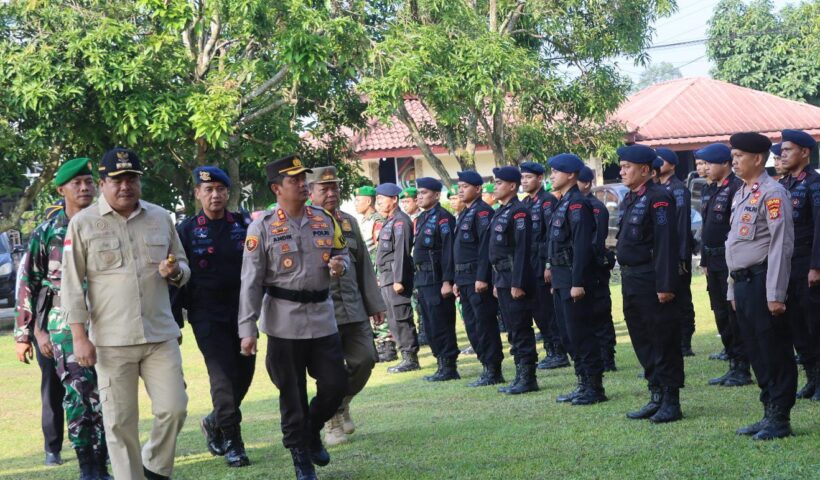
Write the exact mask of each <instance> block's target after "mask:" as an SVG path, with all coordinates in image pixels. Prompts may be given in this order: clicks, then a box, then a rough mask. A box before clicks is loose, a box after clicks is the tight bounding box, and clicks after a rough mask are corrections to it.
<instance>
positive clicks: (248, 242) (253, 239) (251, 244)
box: [245, 235, 259, 253]
mask: <svg viewBox="0 0 820 480" xmlns="http://www.w3.org/2000/svg"><path fill="white" fill-rule="evenodd" d="M258 246H259V237H257V236H256V235H248V238H246V239H245V250H247V251H248V253H250V252H253V251H254V250H256V248H257V247H258Z"/></svg>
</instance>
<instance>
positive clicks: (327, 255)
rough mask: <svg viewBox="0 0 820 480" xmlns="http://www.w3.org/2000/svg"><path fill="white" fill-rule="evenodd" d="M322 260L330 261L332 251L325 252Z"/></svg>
mask: <svg viewBox="0 0 820 480" xmlns="http://www.w3.org/2000/svg"><path fill="white" fill-rule="evenodd" d="M322 261H323V262H329V261H330V252H325V253H323V254H322Z"/></svg>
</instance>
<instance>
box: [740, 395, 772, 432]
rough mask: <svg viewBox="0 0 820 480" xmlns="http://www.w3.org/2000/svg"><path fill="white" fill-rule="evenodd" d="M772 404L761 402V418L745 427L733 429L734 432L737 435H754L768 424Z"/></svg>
mask: <svg viewBox="0 0 820 480" xmlns="http://www.w3.org/2000/svg"><path fill="white" fill-rule="evenodd" d="M771 411H772V405H771V404H770V403H764V404H763V418H761V419H760V420H758V421H756V422H755V423H753V424H751V425H746V426H745V427H740V428H738V429H737V430H735V433H736V434H738V435H749V436H751V435H755V434H757V432H759V431H761V430H763V428H764V427H765V426H766V425H768V424H769V417H770V415H771Z"/></svg>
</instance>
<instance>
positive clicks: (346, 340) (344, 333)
mask: <svg viewBox="0 0 820 480" xmlns="http://www.w3.org/2000/svg"><path fill="white" fill-rule="evenodd" d="M339 182H341V180H340V179H339V177H338V176H337V175H336V167H319V168H314V169H313V173H312V174H310V175H308V183H309V186H310V199H311V201H312V202H313V204H314V205H316V206H317V207H322V208H324V209H325V210H327V211H328V212H330V213H331V214H332V215H333V217H334V218H335V219H336V221H337V222H339V225H341V226H342V235H344V237H345V243H347V249H348V257H349V258H350V268H349V271H348V272H347V275H344V276H342V277H339V278H333V279H331V281H330V296H331V298H332V299H333V307H334V309H335V312H336V323H337V324H338V325H339V335H340V336H341V338H342V348H343V349H344V353H345V364H347V370H348V372H349V374H348V379H349V385H348V389H347V395H346V396H345V398H344V400H343V401H342V406H341V408H340V409H339V411H338V413H336V415H334V416H333V418H331V419H330V421H328V422H327V425H326V427H327V428H326V429H325V443H326V444H328V445H336V444H339V443H343V442H346V441H347V435H350V434H351V433H353V432H354V431H355V429H356V427H355V425H354V424H353V420H352V419H351V418H350V401H351V400H352V399H353V397H354V396H355V395H356V394H358V393H359V392H361V391H362V389H364V386H365V385H366V384H367V380H368V379H369V378H370V374H371V372H372V371H373V367H374V366H375V364H376V346H375V345H373V329H372V328H371V327H370V321H369V318H373V321H374V323H376V324H377V325H381V324H382V323H384V311H385V306H384V301H383V300H382V297H381V293H380V292H379V284H378V282H377V281H376V274H375V270H373V263H372V262H371V261H370V254H369V252H368V251H367V245H366V244H365V242H364V239H363V238H362V232H361V231H360V230H359V225H358V222H356V218H355V217H354V216H353V215H350V214H349V213H345V212H343V211H341V210H339V193H340V192H339Z"/></svg>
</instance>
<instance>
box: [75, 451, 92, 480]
mask: <svg viewBox="0 0 820 480" xmlns="http://www.w3.org/2000/svg"><path fill="white" fill-rule="evenodd" d="M74 451H75V452H77V462H78V463H79V464H80V480H97V465H96V463H95V462H94V451H93V450H92V449H91V447H80V448H75V449H74Z"/></svg>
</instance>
